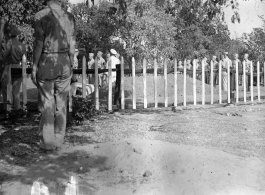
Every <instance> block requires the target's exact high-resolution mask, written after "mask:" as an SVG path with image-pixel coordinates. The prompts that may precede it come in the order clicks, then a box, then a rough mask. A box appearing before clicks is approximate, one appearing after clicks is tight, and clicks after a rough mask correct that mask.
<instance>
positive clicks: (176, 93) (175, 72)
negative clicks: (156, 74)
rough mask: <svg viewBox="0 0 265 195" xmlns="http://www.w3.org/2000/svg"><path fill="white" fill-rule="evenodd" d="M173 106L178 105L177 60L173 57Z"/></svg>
mask: <svg viewBox="0 0 265 195" xmlns="http://www.w3.org/2000/svg"><path fill="white" fill-rule="evenodd" d="M174 106H178V60H177V59H176V58H175V59H174Z"/></svg>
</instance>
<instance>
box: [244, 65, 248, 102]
mask: <svg viewBox="0 0 265 195" xmlns="http://www.w3.org/2000/svg"><path fill="white" fill-rule="evenodd" d="M243 85H244V102H247V89H246V62H245V61H243Z"/></svg>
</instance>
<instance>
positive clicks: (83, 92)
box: [82, 56, 86, 98]
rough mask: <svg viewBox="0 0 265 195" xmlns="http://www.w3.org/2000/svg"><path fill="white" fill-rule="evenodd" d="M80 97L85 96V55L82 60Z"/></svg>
mask: <svg viewBox="0 0 265 195" xmlns="http://www.w3.org/2000/svg"><path fill="white" fill-rule="evenodd" d="M82 97H83V98H86V57H85V56H83V60H82Z"/></svg>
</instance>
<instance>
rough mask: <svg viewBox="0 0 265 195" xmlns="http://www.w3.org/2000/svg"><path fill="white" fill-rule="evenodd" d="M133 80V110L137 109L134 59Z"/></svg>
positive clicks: (133, 62)
mask: <svg viewBox="0 0 265 195" xmlns="http://www.w3.org/2000/svg"><path fill="white" fill-rule="evenodd" d="M132 80H133V83H132V84H133V86H132V88H133V109H136V91H135V60H134V57H133V58H132Z"/></svg>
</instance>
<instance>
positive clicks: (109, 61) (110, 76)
mask: <svg viewBox="0 0 265 195" xmlns="http://www.w3.org/2000/svg"><path fill="white" fill-rule="evenodd" d="M108 69H109V73H108V75H109V90H108V111H112V61H111V59H109V60H108Z"/></svg>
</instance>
